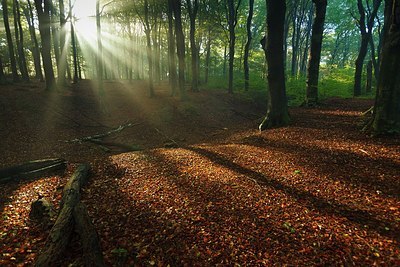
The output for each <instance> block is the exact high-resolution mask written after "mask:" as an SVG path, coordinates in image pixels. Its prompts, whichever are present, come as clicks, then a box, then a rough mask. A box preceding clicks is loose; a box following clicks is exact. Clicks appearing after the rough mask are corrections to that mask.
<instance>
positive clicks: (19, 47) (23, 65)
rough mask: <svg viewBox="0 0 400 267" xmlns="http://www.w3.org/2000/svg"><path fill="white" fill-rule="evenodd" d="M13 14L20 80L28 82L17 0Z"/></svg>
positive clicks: (15, 0)
mask: <svg viewBox="0 0 400 267" xmlns="http://www.w3.org/2000/svg"><path fill="white" fill-rule="evenodd" d="M13 14H14V30H15V41H16V43H17V51H18V65H19V69H20V71H21V75H22V80H24V81H25V82H29V74H28V68H27V66H26V57H25V52H24V33H23V31H22V25H21V11H20V9H19V3H18V0H14V4H13Z"/></svg>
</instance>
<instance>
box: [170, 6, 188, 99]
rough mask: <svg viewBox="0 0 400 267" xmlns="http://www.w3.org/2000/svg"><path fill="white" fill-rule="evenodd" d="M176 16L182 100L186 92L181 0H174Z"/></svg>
mask: <svg viewBox="0 0 400 267" xmlns="http://www.w3.org/2000/svg"><path fill="white" fill-rule="evenodd" d="M173 5H174V6H173V10H174V17H175V35H176V49H177V53H178V81H179V93H180V97H181V99H182V100H184V99H186V92H185V36H184V35H183V29H182V14H181V0H173Z"/></svg>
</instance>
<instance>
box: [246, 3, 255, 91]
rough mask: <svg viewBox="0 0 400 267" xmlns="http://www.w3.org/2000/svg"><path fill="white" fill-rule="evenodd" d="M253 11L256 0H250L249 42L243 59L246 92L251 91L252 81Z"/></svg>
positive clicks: (247, 25)
mask: <svg viewBox="0 0 400 267" xmlns="http://www.w3.org/2000/svg"><path fill="white" fill-rule="evenodd" d="M253 10H254V0H249V15H248V16H247V21H246V32H247V42H246V46H245V47H244V58H243V67H244V90H246V91H247V90H249V80H250V71H249V52H250V45H251V40H252V39H253V36H252V32H251V23H252V20H253V13H254V12H253Z"/></svg>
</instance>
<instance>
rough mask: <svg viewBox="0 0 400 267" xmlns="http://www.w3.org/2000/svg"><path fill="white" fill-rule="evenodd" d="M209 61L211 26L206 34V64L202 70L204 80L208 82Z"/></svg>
mask: <svg viewBox="0 0 400 267" xmlns="http://www.w3.org/2000/svg"><path fill="white" fill-rule="evenodd" d="M210 61H211V28H208V34H207V45H206V64H205V65H206V66H205V70H204V82H205V83H206V84H207V83H208V76H209V74H210V63H211V62H210Z"/></svg>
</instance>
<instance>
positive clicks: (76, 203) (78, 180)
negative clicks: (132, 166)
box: [35, 164, 102, 266]
mask: <svg viewBox="0 0 400 267" xmlns="http://www.w3.org/2000/svg"><path fill="white" fill-rule="evenodd" d="M89 169H90V167H89V165H88V164H82V165H80V166H79V167H78V168H77V169H76V171H75V172H74V174H73V175H72V177H71V178H70V179H69V180H68V182H67V184H66V185H65V187H64V190H63V196H62V199H61V205H60V213H59V215H58V217H57V220H56V222H55V224H54V226H53V227H52V229H51V230H50V234H49V236H48V238H47V240H46V244H45V248H44V249H43V252H42V253H41V254H40V255H39V257H38V259H37V261H36V264H35V266H56V265H57V263H58V261H60V259H61V258H62V255H63V254H64V251H65V250H66V248H67V246H68V244H69V242H70V241H71V237H72V234H73V230H74V229H76V230H78V233H81V234H80V235H81V238H82V237H83V246H84V247H83V249H84V254H85V255H89V256H91V257H92V254H93V253H94V255H93V260H92V261H93V262H101V260H102V258H99V257H100V254H101V252H100V254H99V252H98V251H100V244H97V245H95V244H94V243H95V242H96V241H97V242H98V238H97V234H96V237H94V236H93V237H92V236H90V235H94V233H95V230H94V227H93V225H92V224H91V223H89V222H90V218H89V217H88V215H87V212H86V209H83V208H82V207H81V204H80V190H81V188H82V186H83V185H84V184H85V183H86V182H87V177H88V172H89ZM90 248H97V250H98V251H97V250H96V251H95V252H90V251H86V250H87V249H90ZM101 257H102V254H101ZM87 266H102V265H91V264H89V265H87Z"/></svg>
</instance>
